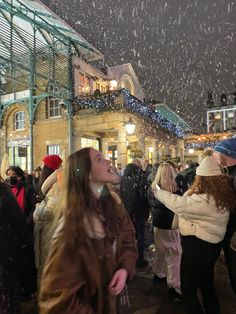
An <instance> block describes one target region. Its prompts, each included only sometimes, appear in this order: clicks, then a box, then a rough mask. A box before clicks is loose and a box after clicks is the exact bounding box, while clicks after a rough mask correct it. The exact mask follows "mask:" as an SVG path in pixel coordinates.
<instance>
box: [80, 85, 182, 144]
mask: <svg viewBox="0 0 236 314" xmlns="http://www.w3.org/2000/svg"><path fill="white" fill-rule="evenodd" d="M121 94H123V96H124V104H123V106H121V105H120V104H117V103H115V99H117V97H119V96H120V95H121ZM84 109H93V110H94V111H95V113H97V114H98V113H101V112H103V111H121V110H123V111H126V112H130V113H133V114H135V115H136V116H138V117H139V118H142V119H143V120H144V121H146V122H147V123H150V124H153V125H154V126H155V125H156V126H158V127H161V128H162V129H165V130H167V131H169V132H171V133H173V134H175V135H176V136H177V137H179V138H182V137H183V136H184V135H185V130H184V129H183V128H181V127H180V126H179V125H177V124H175V123H174V122H173V121H171V119H168V118H166V117H164V116H163V115H162V114H161V113H160V112H156V111H155V110H154V109H153V108H152V107H151V106H149V105H148V104H147V103H143V102H142V101H140V100H139V99H137V98H136V97H134V96H132V95H131V94H130V92H129V91H128V90H127V89H124V88H122V89H120V90H117V91H108V92H106V93H103V94H99V93H98V94H97V95H96V93H95V95H93V96H91V97H87V98H79V97H77V98H76V99H75V101H74V110H75V111H79V110H84Z"/></svg>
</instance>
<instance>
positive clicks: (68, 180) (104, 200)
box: [62, 147, 118, 247]
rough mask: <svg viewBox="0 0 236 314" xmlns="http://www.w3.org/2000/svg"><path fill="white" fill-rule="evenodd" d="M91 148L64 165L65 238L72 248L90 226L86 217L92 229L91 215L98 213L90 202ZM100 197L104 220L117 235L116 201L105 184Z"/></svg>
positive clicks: (63, 209) (63, 235) (63, 208)
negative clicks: (86, 221) (87, 224)
mask: <svg viewBox="0 0 236 314" xmlns="http://www.w3.org/2000/svg"><path fill="white" fill-rule="evenodd" d="M90 149H91V148H90V147H86V148H83V149H80V150H79V151H77V152H75V153H73V154H72V155H70V156H69V158H68V161H67V164H66V168H65V176H64V185H63V194H62V215H63V219H64V226H63V232H62V237H63V239H62V241H64V243H67V244H68V245H69V246H70V247H71V246H72V247H74V246H76V244H77V243H78V242H79V241H81V240H83V237H84V236H86V234H87V228H88V226H86V225H85V217H86V219H87V220H88V222H89V225H90V227H91V229H92V228H93V226H92V217H93V216H94V215H95V216H96V208H94V206H91V205H90V204H91V198H93V192H92V189H91V187H90V180H89V175H90V171H91V160H90ZM100 200H101V204H102V207H103V210H104V211H103V214H104V218H105V222H107V224H108V226H110V228H109V229H110V231H111V232H112V233H113V234H114V235H115V233H116V232H117V227H118V222H117V218H116V217H117V213H116V204H115V201H114V199H113V197H112V195H111V193H110V191H109V189H108V188H107V187H106V186H105V187H104V189H103V192H102V195H101V197H100Z"/></svg>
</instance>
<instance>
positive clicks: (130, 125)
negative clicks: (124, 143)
mask: <svg viewBox="0 0 236 314" xmlns="http://www.w3.org/2000/svg"><path fill="white" fill-rule="evenodd" d="M125 128H126V132H127V134H129V135H132V134H133V133H134V129H135V124H134V123H133V120H132V118H129V121H128V122H127V123H126V124H125Z"/></svg>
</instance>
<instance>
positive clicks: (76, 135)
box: [74, 131, 82, 151]
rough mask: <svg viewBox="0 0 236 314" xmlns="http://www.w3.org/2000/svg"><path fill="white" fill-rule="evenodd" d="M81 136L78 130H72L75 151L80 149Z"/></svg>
mask: <svg viewBox="0 0 236 314" xmlns="http://www.w3.org/2000/svg"><path fill="white" fill-rule="evenodd" d="M81 137H82V134H81V132H79V131H74V140H75V142H74V146H75V151H76V150H79V149H81Z"/></svg>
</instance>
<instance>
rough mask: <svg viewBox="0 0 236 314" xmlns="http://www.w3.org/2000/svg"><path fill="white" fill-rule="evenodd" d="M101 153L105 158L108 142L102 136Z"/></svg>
mask: <svg viewBox="0 0 236 314" xmlns="http://www.w3.org/2000/svg"><path fill="white" fill-rule="evenodd" d="M101 141H102V155H103V157H104V158H107V148H108V144H107V139H105V138H102V139H101Z"/></svg>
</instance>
